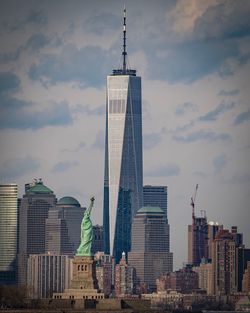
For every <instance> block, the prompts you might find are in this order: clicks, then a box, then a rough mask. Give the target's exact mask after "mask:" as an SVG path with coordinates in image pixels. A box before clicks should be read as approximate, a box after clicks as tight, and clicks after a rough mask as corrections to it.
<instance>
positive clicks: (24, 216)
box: [18, 179, 56, 285]
mask: <svg viewBox="0 0 250 313" xmlns="http://www.w3.org/2000/svg"><path fill="white" fill-rule="evenodd" d="M55 203H56V197H55V195H54V193H53V191H52V190H51V189H49V188H48V187H46V186H45V185H44V184H43V182H42V180H41V179H40V180H38V181H35V184H34V186H33V187H31V188H29V189H27V191H26V193H25V194H24V196H23V198H22V199H21V204H20V211H19V251H18V284H19V285H26V284H27V261H28V256H29V255H30V254H39V253H45V222H46V218H47V217H48V211H49V209H50V208H51V207H54V206H55Z"/></svg>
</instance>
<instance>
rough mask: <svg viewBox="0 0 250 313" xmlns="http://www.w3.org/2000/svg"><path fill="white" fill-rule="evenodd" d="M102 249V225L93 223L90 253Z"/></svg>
mask: <svg viewBox="0 0 250 313" xmlns="http://www.w3.org/2000/svg"><path fill="white" fill-rule="evenodd" d="M102 251H103V226H100V225H94V226H93V243H92V253H93V254H95V253H96V252H102Z"/></svg>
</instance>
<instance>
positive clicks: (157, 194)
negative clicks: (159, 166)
mask: <svg viewBox="0 0 250 313" xmlns="http://www.w3.org/2000/svg"><path fill="white" fill-rule="evenodd" d="M143 206H151V207H160V208H161V209H162V211H163V212H164V213H165V215H166V218H167V225H166V232H167V234H168V236H167V238H168V242H167V245H168V252H169V251H170V225H169V224H168V187H167V186H151V185H146V186H143Z"/></svg>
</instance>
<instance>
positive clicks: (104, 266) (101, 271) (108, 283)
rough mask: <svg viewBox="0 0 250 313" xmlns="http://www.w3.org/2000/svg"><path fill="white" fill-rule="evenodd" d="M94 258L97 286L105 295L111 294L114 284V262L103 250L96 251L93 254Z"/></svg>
mask: <svg viewBox="0 0 250 313" xmlns="http://www.w3.org/2000/svg"><path fill="white" fill-rule="evenodd" d="M95 260H96V278H97V280H98V287H99V289H100V290H101V292H103V293H104V295H105V296H106V297H108V296H109V295H110V294H111V291H112V285H114V281H115V280H114V276H115V275H114V272H115V262H114V258H113V257H112V256H111V255H109V254H104V252H97V253H96V254H95Z"/></svg>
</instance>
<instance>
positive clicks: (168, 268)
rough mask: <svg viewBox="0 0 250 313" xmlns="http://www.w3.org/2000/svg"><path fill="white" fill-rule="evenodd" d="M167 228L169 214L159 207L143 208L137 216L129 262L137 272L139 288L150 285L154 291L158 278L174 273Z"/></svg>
mask: <svg viewBox="0 0 250 313" xmlns="http://www.w3.org/2000/svg"><path fill="white" fill-rule="evenodd" d="M167 225H168V224H167V218H166V215H165V213H164V212H163V211H162V210H161V208H159V207H149V206H146V207H142V208H141V209H140V210H138V212H137V214H136V215H135V217H134V221H133V225H132V247H131V248H132V249H131V252H129V253H128V263H129V264H130V265H131V266H133V267H134V268H135V270H136V276H137V288H138V289H140V286H145V285H147V288H148V290H149V291H154V290H155V289H156V279H157V278H158V277H160V276H161V275H163V274H164V273H166V272H172V270H173V255H172V253H170V252H169V246H168V242H169V238H168V232H167V227H166V226H167Z"/></svg>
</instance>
